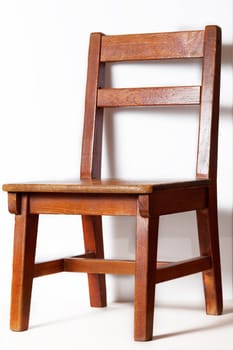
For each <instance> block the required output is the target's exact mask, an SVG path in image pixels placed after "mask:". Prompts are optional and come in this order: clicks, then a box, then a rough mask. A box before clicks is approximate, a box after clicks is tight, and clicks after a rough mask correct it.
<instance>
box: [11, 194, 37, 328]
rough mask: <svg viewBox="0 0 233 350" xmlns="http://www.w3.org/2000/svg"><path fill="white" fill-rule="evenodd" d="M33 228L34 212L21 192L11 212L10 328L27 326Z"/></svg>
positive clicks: (34, 242) (31, 280) (32, 270)
mask: <svg viewBox="0 0 233 350" xmlns="http://www.w3.org/2000/svg"><path fill="white" fill-rule="evenodd" d="M37 228H38V215H34V214H33V215H32V214H29V198H28V196H27V195H25V194H24V195H22V197H21V205H20V213H18V214H16V216H15V232H14V252H13V274H12V289H11V324H10V326H11V329H12V330H14V331H23V330H26V329H28V323H29V315H30V305H31V292H32V282H33V276H34V263H35V251H36V239H37Z"/></svg>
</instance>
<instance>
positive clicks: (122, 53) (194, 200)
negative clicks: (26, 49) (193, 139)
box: [3, 26, 222, 341]
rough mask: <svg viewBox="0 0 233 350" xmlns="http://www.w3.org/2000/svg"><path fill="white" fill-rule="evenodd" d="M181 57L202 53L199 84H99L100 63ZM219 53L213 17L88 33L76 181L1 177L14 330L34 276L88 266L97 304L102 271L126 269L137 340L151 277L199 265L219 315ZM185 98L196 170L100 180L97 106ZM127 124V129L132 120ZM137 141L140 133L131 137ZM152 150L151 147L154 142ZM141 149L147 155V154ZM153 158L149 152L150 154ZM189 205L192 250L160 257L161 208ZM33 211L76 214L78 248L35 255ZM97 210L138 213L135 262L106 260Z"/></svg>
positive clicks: (144, 335)
mask: <svg viewBox="0 0 233 350" xmlns="http://www.w3.org/2000/svg"><path fill="white" fill-rule="evenodd" d="M184 58H186V59H189V58H201V59H202V68H203V72H202V82H201V86H185V87H184V86H174V87H170V86H169V87H167V86H165V87H153V86H152V87H150V88H140V87H135V88H130V87H128V88H124V89H121V88H118V89H112V88H111V87H109V88H107V89H106V88H105V69H106V65H105V63H106V62H115V61H138V60H143V61H147V60H161V59H169V60H170V59H184ZM220 61H221V30H220V28H219V27H217V26H207V27H205V29H204V30H197V31H183V32H175V33H152V34H141V35H140V34H130V35H103V34H102V33H93V34H91V37H90V46H89V54H88V74H87V85H86V99H85V116H84V127H83V142H82V154H81V169H80V178H81V180H78V181H70V182H60V183H55V182H50V183H49V182H47V183H24V184H22V183H21V184H5V185H4V186H3V190H4V191H7V192H8V202H9V204H8V207H9V211H10V212H11V213H13V214H15V216H16V220H15V238H14V258H13V277H12V300H11V328H12V329H13V330H25V329H27V328H28V322H29V313H30V302H31V290H32V281H33V278H34V277H39V276H43V275H49V274H51V273H58V272H62V271H72V272H86V273H87V275H88V283H89V295H90V304H91V305H92V306H95V307H104V306H106V304H107V300H106V284H105V273H116V274H133V275H134V276H135V305H134V338H135V340H140V341H144V340H150V339H152V336H153V318H154V298H155V285H156V283H159V282H163V281H167V280H170V279H174V278H178V277H183V276H187V275H189V274H193V273H197V272H202V273H203V285H204V291H205V302H206V311H207V313H208V314H221V312H222V286H221V267H220V252H219V238H218V218H217V185H216V177H217V144H218V114H219V89H220ZM150 64H151V62H150ZM193 104H195V105H198V106H199V107H200V117H199V131H198V150H197V158H196V159H197V163H196V174H195V176H194V178H193V179H180V180H178V179H173V180H172V179H171V180H162V181H158V180H152V181H146V182H144V181H142V182H140V181H127V180H117V179H108V180H103V179H102V180H101V159H102V135H103V119H104V118H103V111H104V108H105V107H106V108H109V107H130V106H133V107H141V106H155V107H156V106H161V105H169V106H170V108H172V106H173V105H179V106H182V105H184V106H186V107H188V105H193ZM187 113H188V109H187ZM182 131H183V130H182ZM129 132H133V125H132V128H131V129H130V130H129ZM183 132H185V130H184V131H183ZM138 142H142V140H141V139H140V138H139V140H138ZM168 142H169V140H168ZM148 151H149V150H148ZM162 151H163V150H162V149H161V152H162ZM151 152H152V155H153V150H151ZM146 156H147V157H148V161H151V159H153V157H152V158H151V157H149V156H148V155H146ZM153 162H156V160H154V159H153ZM156 166H157V164H156ZM167 168H168V169H169V164H168V165H167ZM190 210H195V211H196V213H197V223H198V225H197V226H198V237H199V245H200V256H199V257H196V258H191V259H188V260H186V261H183V262H178V263H172V264H168V263H163V264H162V265H160V264H158V263H157V245H158V231H159V218H160V216H161V215H165V214H172V213H178V212H184V211H190ZM41 214H69V215H75V214H78V215H81V216H82V224H83V235H84V248H85V251H84V254H82V255H81V256H78V257H71V258H69V257H68V258H62V259H57V260H54V261H49V262H43V263H39V264H35V248H36V236H37V226H38V218H39V215H41ZM102 215H128V216H131V215H132V216H135V217H136V223H137V227H136V233H135V235H136V257H135V261H119V260H115V259H114V260H113V259H110V260H105V258H104V244H103V234H102V221H101V216H102Z"/></svg>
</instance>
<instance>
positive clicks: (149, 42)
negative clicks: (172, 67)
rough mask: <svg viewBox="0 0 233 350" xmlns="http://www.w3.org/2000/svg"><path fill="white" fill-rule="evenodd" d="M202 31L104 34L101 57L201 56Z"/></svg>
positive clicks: (149, 58) (120, 59)
mask: <svg viewBox="0 0 233 350" xmlns="http://www.w3.org/2000/svg"><path fill="white" fill-rule="evenodd" d="M203 34H204V32H203V31H189V32H176V33H155V34H147V35H141V34H139V35H138V34H130V35H107V36H103V38H102V50H101V61H102V62H115V61H140V60H156V59H157V60H161V59H172V58H173V59H174V58H198V57H202V56H203Z"/></svg>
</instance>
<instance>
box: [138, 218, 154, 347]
mask: <svg viewBox="0 0 233 350" xmlns="http://www.w3.org/2000/svg"><path fill="white" fill-rule="evenodd" d="M158 226H159V217H148V218H147V217H142V216H140V213H139V212H138V215H137V237H136V271H135V298H134V339H135V340H138V341H145V340H151V339H152V336H153V319H154V298H155V273H156V259H157V245H158Z"/></svg>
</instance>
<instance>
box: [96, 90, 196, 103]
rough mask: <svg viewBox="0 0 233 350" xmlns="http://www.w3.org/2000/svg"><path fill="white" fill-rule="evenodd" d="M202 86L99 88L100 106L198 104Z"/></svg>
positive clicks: (98, 100)
mask: <svg viewBox="0 0 233 350" xmlns="http://www.w3.org/2000/svg"><path fill="white" fill-rule="evenodd" d="M199 103H200V86H181V87H148V88H122V89H116V88H110V89H99V90H98V97H97V105H98V107H133V106H166V105H198V104H199Z"/></svg>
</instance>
